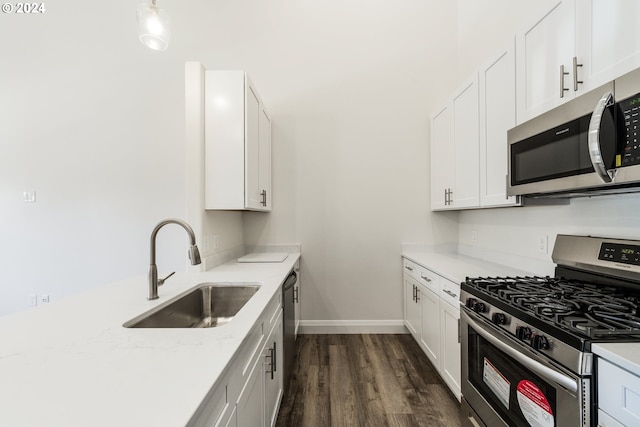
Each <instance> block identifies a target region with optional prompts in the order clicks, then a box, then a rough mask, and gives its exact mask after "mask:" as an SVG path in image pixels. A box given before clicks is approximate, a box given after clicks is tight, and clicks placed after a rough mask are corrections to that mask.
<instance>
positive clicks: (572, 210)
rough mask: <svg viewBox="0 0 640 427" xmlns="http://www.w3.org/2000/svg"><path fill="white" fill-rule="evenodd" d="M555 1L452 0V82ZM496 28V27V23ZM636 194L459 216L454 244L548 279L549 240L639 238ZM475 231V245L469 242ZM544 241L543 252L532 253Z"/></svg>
mask: <svg viewBox="0 0 640 427" xmlns="http://www.w3.org/2000/svg"><path fill="white" fill-rule="evenodd" d="M553 3H555V1H553V0H545V1H542V2H528V1H524V0H520V1H513V0H487V1H483V2H477V1H475V0H459V1H458V9H459V15H458V23H459V28H460V31H459V34H458V36H459V37H458V42H459V45H458V49H457V51H458V64H459V68H458V70H459V72H458V78H459V79H460V80H462V79H464V78H465V76H467V75H468V74H469V73H471V72H472V71H473V70H474V69H475V68H477V67H478V66H479V65H480V64H481V63H482V62H484V59H485V58H486V57H488V56H490V55H491V54H492V53H493V52H494V51H495V48H496V47H498V46H500V45H501V44H502V43H503V41H504V40H506V38H507V37H510V36H512V35H513V34H514V33H515V32H516V31H517V30H518V29H519V28H521V27H523V26H524V25H527V24H529V23H531V22H534V21H535V20H536V19H538V17H540V16H542V15H541V14H542V13H543V12H545V11H546V10H547V9H548V8H549V7H550V6H551V5H552V4H553ZM496 23H499V24H496ZM639 208H640V195H619V196H606V197H595V198H586V199H573V200H572V201H571V203H570V204H569V205H564V206H533V207H531V206H526V207H519V208H506V209H489V210H476V211H465V212H461V213H460V215H459V243H460V244H461V245H463V246H464V247H466V248H467V250H468V251H470V252H471V253H475V254H476V255H479V256H489V257H491V258H492V259H494V260H502V261H503V262H507V263H508V264H510V265H512V266H514V267H519V268H523V269H527V270H528V271H531V272H534V273H540V274H552V273H553V263H552V260H551V251H552V249H553V243H554V241H555V236H556V235H557V234H560V233H565V234H592V235H599V236H610V237H622V238H632V239H639V238H640V215H638V214H637V213H638V212H639V211H640V210H639ZM473 231H476V232H477V234H478V240H477V241H475V242H474V241H473V239H472V234H473ZM545 236H548V237H549V239H548V253H541V252H540V251H539V250H538V240H539V238H540V237H543V238H544V237H545Z"/></svg>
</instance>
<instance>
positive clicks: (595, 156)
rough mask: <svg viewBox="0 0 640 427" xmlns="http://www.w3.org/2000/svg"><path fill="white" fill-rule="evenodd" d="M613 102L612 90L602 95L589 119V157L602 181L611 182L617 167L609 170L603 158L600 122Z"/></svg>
mask: <svg viewBox="0 0 640 427" xmlns="http://www.w3.org/2000/svg"><path fill="white" fill-rule="evenodd" d="M612 103H613V94H612V93H611V92H607V93H605V94H604V95H602V98H600V100H599V101H598V103H597V104H596V108H595V109H594V110H593V114H591V120H590V121H589V134H588V135H589V136H588V142H589V157H590V158H591V163H593V168H594V169H595V170H596V173H597V174H598V176H599V177H600V179H601V180H602V182H611V181H613V178H615V175H616V170H615V169H614V170H612V171H610V172H609V171H607V167H606V165H605V164H604V160H602V151H601V150H600V123H601V122H602V115H603V114H604V112H605V110H606V109H607V107H608V106H609V105H611V104H612Z"/></svg>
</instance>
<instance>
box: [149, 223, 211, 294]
mask: <svg viewBox="0 0 640 427" xmlns="http://www.w3.org/2000/svg"><path fill="white" fill-rule="evenodd" d="M167 224H178V225H179V226H181V227H182V228H184V229H185V231H186V232H187V234H188V235H189V239H191V246H189V253H188V254H189V259H190V260H191V265H197V264H200V262H201V261H200V251H199V250H198V246H197V245H196V236H195V234H194V232H193V229H192V228H191V227H190V226H189V224H187V223H186V222H184V221H182V220H181V219H176V218H168V219H165V220H163V221H160V222H159V223H158V225H156V226H155V228H154V229H153V231H152V232H151V242H150V243H151V251H150V252H151V260H150V262H149V297H148V298H147V299H149V300H154V299H158V267H157V266H156V236H157V235H158V231H160V229H161V228H162V227H164V226H165V225H167ZM165 280H166V279H165ZM163 282H164V280H163Z"/></svg>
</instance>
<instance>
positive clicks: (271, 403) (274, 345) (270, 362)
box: [264, 311, 283, 427]
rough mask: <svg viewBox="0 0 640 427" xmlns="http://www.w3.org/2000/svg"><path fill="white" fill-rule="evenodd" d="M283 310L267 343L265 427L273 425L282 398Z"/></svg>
mask: <svg viewBox="0 0 640 427" xmlns="http://www.w3.org/2000/svg"><path fill="white" fill-rule="evenodd" d="M282 350H283V347H282V311H280V315H279V317H278V320H277V321H276V324H275V326H274V327H273V331H272V332H271V334H270V335H269V337H268V338H267V341H266V344H265V358H264V360H265V364H264V366H265V369H264V409H265V418H264V421H265V424H264V425H265V427H273V426H275V424H276V420H277V418H278V408H279V407H280V401H281V400H282V366H283V365H282Z"/></svg>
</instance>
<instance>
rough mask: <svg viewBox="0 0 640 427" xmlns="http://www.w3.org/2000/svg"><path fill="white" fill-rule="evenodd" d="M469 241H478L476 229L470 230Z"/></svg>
mask: <svg viewBox="0 0 640 427" xmlns="http://www.w3.org/2000/svg"><path fill="white" fill-rule="evenodd" d="M471 241H472V242H474V243H476V242H477V241H478V230H471Z"/></svg>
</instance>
